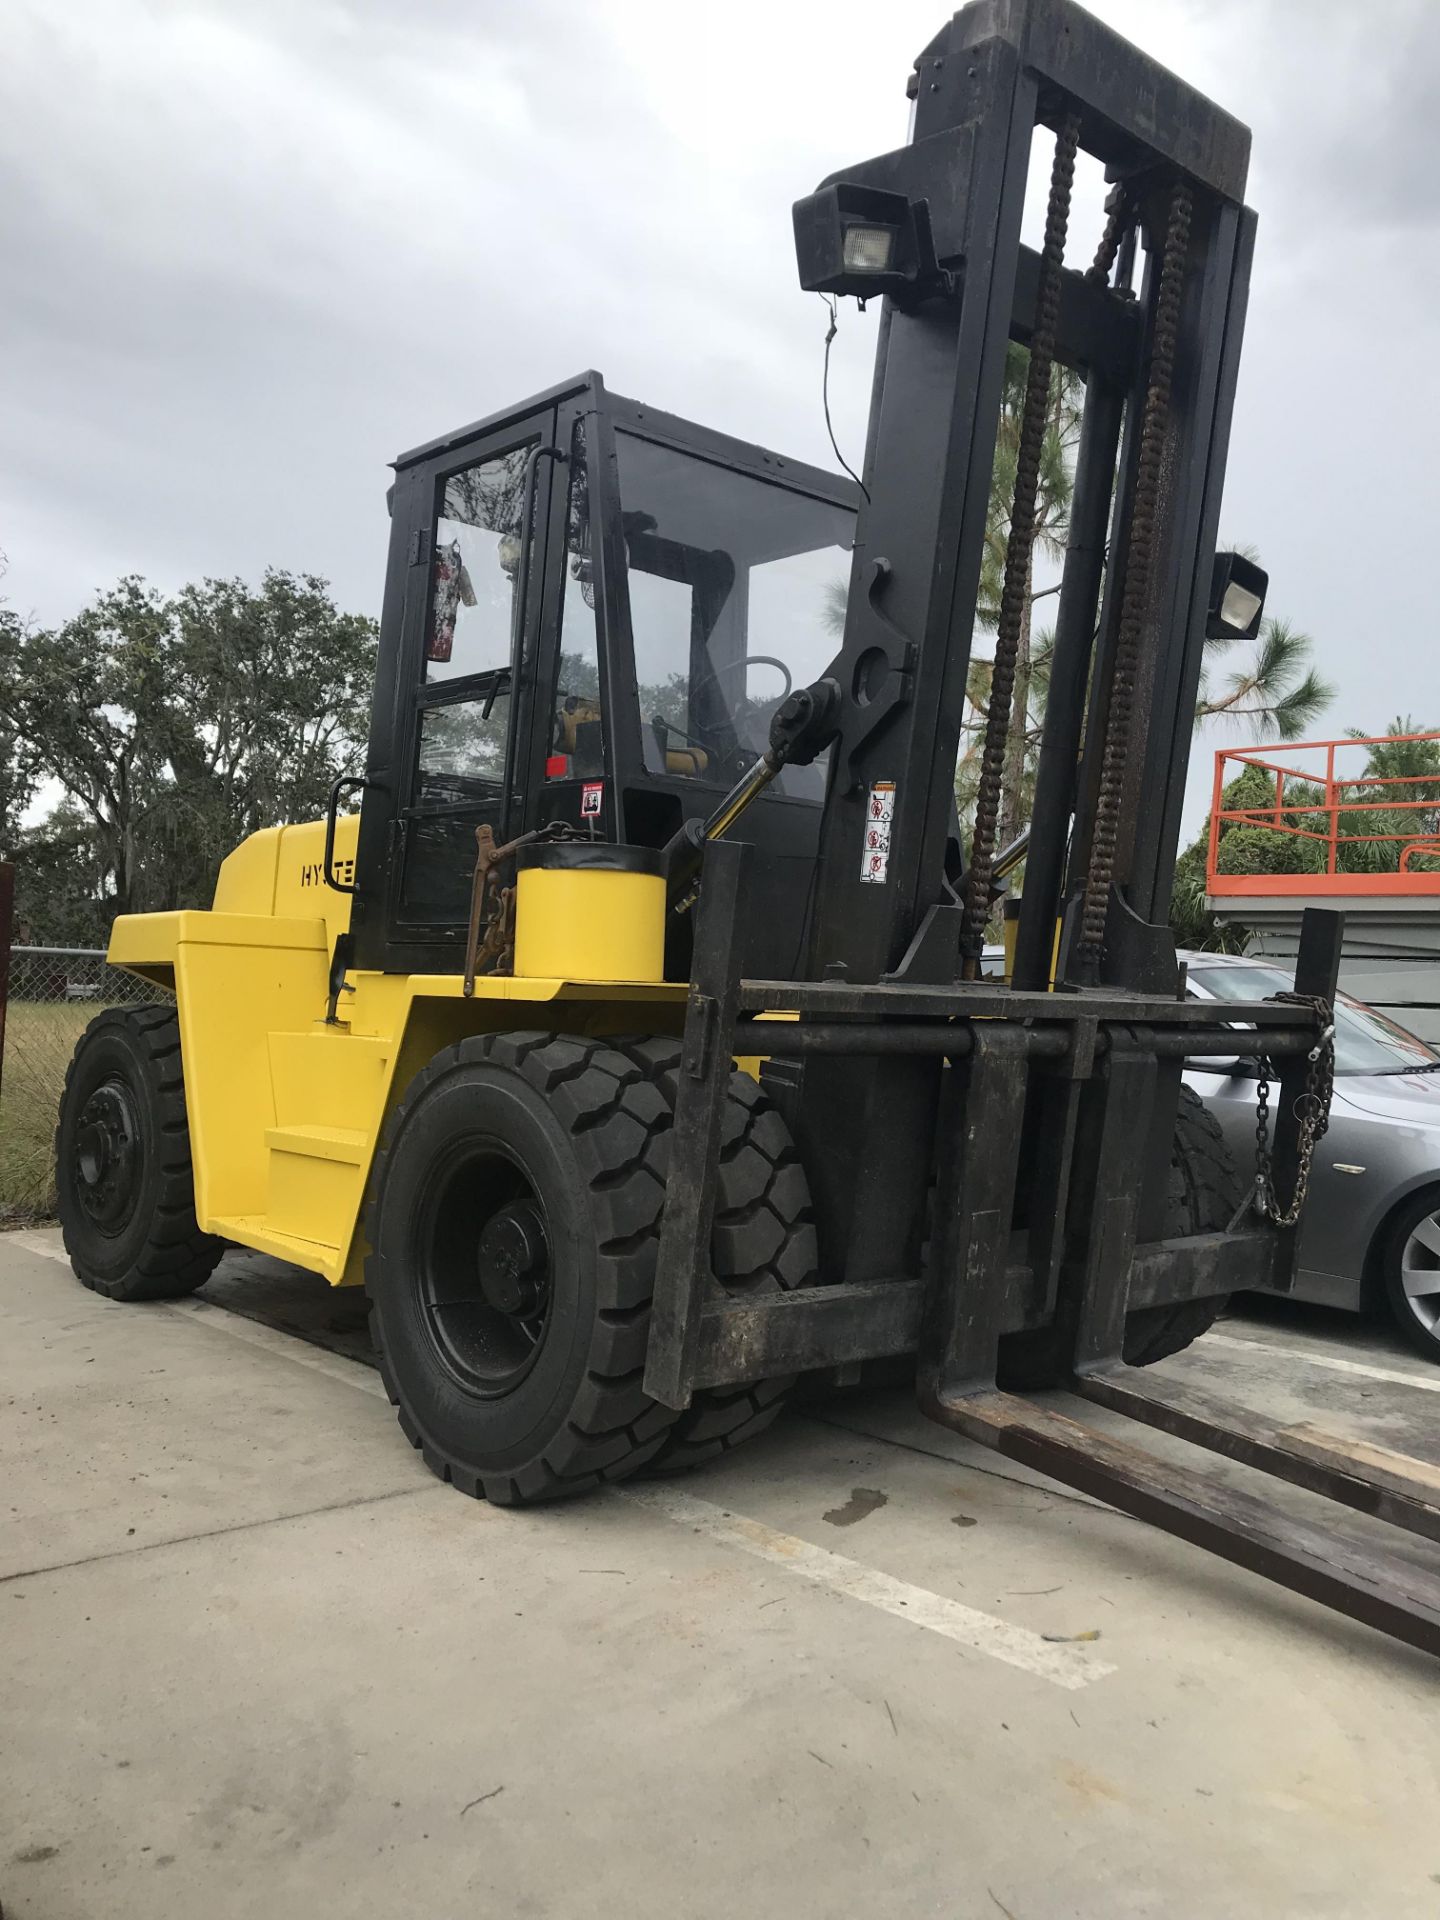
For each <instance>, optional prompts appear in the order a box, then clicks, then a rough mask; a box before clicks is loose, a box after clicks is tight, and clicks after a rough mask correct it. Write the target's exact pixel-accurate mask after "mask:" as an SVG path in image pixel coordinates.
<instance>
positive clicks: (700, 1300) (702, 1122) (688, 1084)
mask: <svg viewBox="0 0 1440 1920" xmlns="http://www.w3.org/2000/svg"><path fill="white" fill-rule="evenodd" d="M749 851H750V849H749V847H748V846H747V845H746V843H745V842H744V841H743V840H712V841H710V842H709V844H708V845H707V846H706V849H705V864H704V868H703V870H702V871H703V882H704V884H703V885H702V887H701V889H700V907H699V916H700V917H699V923H698V925H697V926H696V929H695V961H694V967H693V970H692V973H691V982H690V998H689V1001H688V1004H687V1007H686V1012H685V1037H684V1041H683V1044H682V1046H681V1052H680V1073H679V1078H678V1084H677V1086H676V1090H675V1122H674V1125H673V1127H672V1128H671V1132H670V1177H669V1180H668V1181H667V1183H666V1189H665V1213H664V1218H663V1220H662V1222H661V1227H660V1253H659V1259H658V1262H657V1265H656V1273H655V1295H654V1303H653V1305H652V1307H651V1311H650V1341H649V1346H648V1348H647V1350H646V1357H645V1391H646V1392H647V1393H648V1394H649V1395H650V1396H651V1397H652V1398H653V1399H655V1400H659V1401H661V1402H662V1403H663V1404H664V1405H665V1406H667V1407H688V1406H689V1404H690V1396H691V1392H692V1390H693V1386H694V1378H695V1358H696V1354H697V1352H698V1349H699V1341H700V1314H701V1310H702V1308H703V1306H704V1301H705V1294H706V1292H707V1291H708V1289H709V1287H710V1284H711V1271H710V1235H711V1231H712V1229H713V1227H714V1223H715V1181H714V1169H715V1167H716V1165H717V1164H718V1162H719V1158H720V1125H721V1121H722V1119H723V1117H724V1112H725V1101H726V1097H727V1096H728V1094H729V1091H730V1072H731V1067H730V1062H731V1055H732V1051H733V1039H734V1028H735V1013H736V1008H737V1005H738V1002H739V992H740V941H741V930H742V928H743V925H744V907H745V902H744V879H745V862H746V858H747V856H748V854H749Z"/></svg>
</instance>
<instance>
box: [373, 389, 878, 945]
mask: <svg viewBox="0 0 1440 1920" xmlns="http://www.w3.org/2000/svg"><path fill="white" fill-rule="evenodd" d="M396 474H397V478H396V484H395V487H394V489H393V494H392V500H391V537H390V558H389V569H388V574H387V579H386V588H385V600H384V607H383V612H382V618H381V638H380V661H379V668H378V672H377V681H376V696H375V707H374V714H373V718H372V722H371V737H370V753H369V761H368V765H367V769H366V787H365V793H364V799H363V803H362V808H361V824H360V838H359V851H358V858H357V868H356V883H357V892H356V898H355V902H354V913H353V918H352V931H353V934H354V939H355V949H354V957H355V963H356V964H357V965H360V966H362V967H377V968H384V969H386V970H390V971H394V970H396V969H403V970H409V971H414V972H450V971H456V970H458V967H459V964H460V955H461V952H462V949H463V946H464V938H465V927H466V921H467V917H468V913H469V904H470V884H471V875H472V872H473V869H474V863H475V829H476V827H477V826H478V825H480V824H482V823H483V824H488V825H489V826H490V827H491V828H492V829H493V831H494V834H495V837H496V839H497V841H502V842H503V841H505V840H509V839H513V838H514V837H515V836H516V835H518V834H520V833H524V832H528V831H529V830H531V829H532V828H535V827H540V826H544V825H545V824H547V823H548V822H551V821H566V822H569V823H570V824H571V825H572V826H574V827H576V828H577V829H580V830H582V831H585V832H588V833H590V834H593V835H594V837H595V838H597V839H602V840H612V841H623V842H627V843H629V844H632V845H638V846H649V847H661V846H663V845H664V844H665V842H666V841H667V840H669V839H670V837H671V835H672V834H674V833H675V832H676V831H677V830H678V829H679V828H680V826H681V825H682V823H683V822H684V821H685V820H686V819H688V818H691V817H693V816H700V817H703V816H705V815H706V814H708V813H709V812H710V811H711V810H712V808H713V807H714V806H715V803H716V801H717V799H718V798H719V797H720V796H721V795H722V794H723V793H724V792H725V790H726V789H727V788H729V787H730V786H731V785H733V783H734V782H735V780H736V779H737V778H738V777H739V775H740V774H741V773H743V772H744V771H745V770H746V769H747V768H748V767H749V766H750V765H751V764H752V763H753V762H754V761H755V760H756V758H757V757H758V756H759V755H760V754H761V753H763V752H764V750H765V746H766V743H767V738H768V732H769V725H770V719H771V716H772V715H773V713H774V712H775V709H776V707H777V706H778V705H779V704H780V702H781V701H782V700H783V699H784V698H785V696H786V694H787V693H788V692H789V691H790V689H791V688H792V686H805V685H806V684H808V683H809V682H811V681H813V680H816V679H818V678H819V676H820V675H821V674H822V673H823V672H824V671H825V669H826V667H827V665H828V664H829V663H830V661H831V660H832V658H833V657H834V655H835V653H836V652H837V651H838V649H839V645H840V640H841V636H842V633H843V629H844V620H845V597H846V586H847V582H848V579H849V573H850V550H851V546H852V544H853V541H854V537H855V518H856V510H857V506H858V501H859V492H858V489H857V488H856V487H855V486H854V484H853V482H851V481H849V480H845V479H841V478H838V477H837V476H835V475H833V474H830V473H826V472H824V471H822V470H820V469H818V468H814V467H808V466H804V465H802V464H801V463H799V462H796V461H792V460H786V459H782V458H781V457H780V456H779V455H778V454H773V453H767V452H766V451H765V450H764V449H762V448H760V447H756V446H751V445H748V444H747V443H745V442H743V441H739V440H732V439H730V438H729V437H728V436H726V435H724V434H719V433H714V432H711V431H710V430H709V429H707V428H704V427H700V426H696V425H695V424H694V423H692V422H690V421H685V420H680V419H677V418H675V417H674V416H673V415H670V414H664V413H659V412H656V411H655V410H654V409H653V408H649V407H643V406H639V405H637V404H636V403H635V402H634V401H632V400H624V399H621V398H620V397H619V396H618V395H616V394H612V393H607V392H606V390H605V386H604V382H603V381H602V379H601V378H600V376H599V375H598V374H595V373H589V374H585V375H583V376H582V377H581V378H580V379H578V380H576V381H573V382H571V383H570V384H569V385H567V386H564V387H558V388H554V389H552V390H551V391H550V392H548V393H545V394H541V395H539V396H537V397H536V398H535V399H533V400H530V401H527V402H525V404H524V405H522V406H520V407H517V408H515V409H514V410H512V411H509V412H506V413H503V414H498V415H495V416H494V417H492V418H491V419H489V420H484V421H481V422H479V423H478V424H477V425H475V426H472V427H466V428H465V429H463V430H462V431H461V432H459V433H455V434H451V435H448V436H446V437H445V438H444V439H441V440H436V441H432V442H430V443H429V444H428V445H426V446H423V447H419V448H417V449H416V450H415V451H414V452H412V453H407V454H405V455H403V456H402V457H401V459H400V460H399V461H397V463H396ZM825 780H826V764H825V760H824V757H823V756H822V758H821V759H819V760H817V761H816V762H815V763H814V764H813V765H810V766H805V767H798V766H796V767H787V768H786V769H785V770H784V771H783V772H782V773H781V774H780V776H779V777H778V778H777V779H776V781H775V782H774V784H773V786H772V787H771V788H770V790H769V791H768V792H767V793H766V795H765V796H764V798H763V799H761V800H759V801H758V802H757V803H756V804H755V805H754V806H753V807H752V808H750V810H749V811H748V812H747V814H746V816H745V821H744V827H743V830H742V831H741V833H740V835H739V837H741V838H744V839H747V840H749V841H751V842H752V844H753V845H754V846H755V847H756V849H757V857H756V861H755V868H756V871H755V877H754V885H755V887H756V890H757V894H758V896H759V897H758V899H757V906H759V908H760V911H759V912H758V913H757V914H756V916H755V921H754V926H755V934H754V937H753V940H752V943H751V945H752V948H753V950H752V951H751V952H749V953H747V955H746V966H747V971H749V972H751V973H754V974H758V975H762V976H766V975H768V976H782V977H783V976H784V975H787V974H790V973H793V972H794V971H795V969H796V966H797V964H798V961H799V958H800V952H801V943H802V939H803V933H804V926H803V922H804V917H805V912H806V904H807V900H808V898H809V895H810V892H811V888H810V881H811V877H812V873H813V864H814V858H815V851H816V844H817V839H818V833H819V820H820V809H821V803H822V802H823V800H824V797H825ZM688 918H689V917H688V916H681V917H679V919H678V920H677V922H676V926H675V930H674V933H673V934H672V941H671V951H670V953H669V954H668V956H667V972H668V973H669V974H670V975H671V977H673V978H683V977H685V976H686V974H687V973H688V967H689V953H688V941H689V926H688Z"/></svg>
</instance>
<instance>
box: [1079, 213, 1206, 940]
mask: <svg viewBox="0 0 1440 1920" xmlns="http://www.w3.org/2000/svg"><path fill="white" fill-rule="evenodd" d="M1190 213H1191V198H1190V189H1189V187H1188V186H1187V185H1186V184H1185V183H1184V181H1179V182H1177V183H1176V186H1175V189H1174V191H1173V193H1172V195H1171V198H1170V217H1169V220H1168V222H1167V224H1166V229H1165V245H1164V250H1163V253H1162V256H1161V266H1160V286H1159V291H1158V293H1157V295H1156V300H1155V331H1154V337H1153V341H1152V344H1151V349H1150V380H1149V385H1148V387H1147V389H1146V393H1145V407H1144V411H1143V413H1142V416H1141V427H1140V457H1139V463H1138V469H1137V472H1136V477H1135V503H1134V508H1133V510H1132V513H1131V516H1130V540H1129V551H1128V553H1127V555H1126V561H1125V581H1124V587H1123V589H1122V592H1121V598H1120V619H1119V625H1118V629H1117V632H1116V636H1115V665H1114V671H1113V673H1112V675H1111V681H1110V706H1109V711H1108V712H1107V714H1106V716H1105V744H1104V750H1103V752H1102V755H1101V762H1100V787H1099V792H1098V794H1097V796H1096V801H1095V827H1094V832H1093V835H1092V838H1091V843H1090V862H1089V870H1088V871H1087V873H1086V876H1085V903H1084V914H1083V917H1082V920H1081V926H1080V959H1081V961H1082V964H1084V965H1087V966H1088V967H1091V968H1094V967H1096V966H1098V963H1099V958H1100V953H1101V950H1102V949H1103V947H1104V944H1105V918H1106V914H1107V912H1108V910H1109V905H1110V886H1111V881H1112V879H1113V876H1114V871H1115V847H1116V840H1117V838H1118V834H1119V824H1120V802H1121V798H1122V795H1123V792H1124V786H1125V771H1126V765H1127V761H1128V760H1129V757H1130V754H1131V752H1132V750H1133V746H1134V742H1133V741H1132V740H1131V738H1130V732H1131V723H1132V720H1133V717H1134V708H1135V687H1136V680H1137V677H1138V673H1139V667H1140V651H1141V641H1142V639H1143V637H1144V627H1145V617H1146V613H1147V611H1148V609H1149V604H1150V593H1151V584H1152V579H1153V574H1154V558H1155V545H1156V533H1157V528H1156V518H1157V514H1158V510H1159V495H1160V474H1161V464H1162V461H1163V459H1164V454H1165V435H1166V427H1167V422H1168V415H1169V412H1170V383H1171V379H1172V376H1173V373H1174V365H1175V337H1176V330H1177V327H1178V325H1179V319H1180V293H1181V287H1182V284H1183V282H1184V277H1185V260H1186V254H1187V252H1188V250H1189V245H1190ZM1103 244H1104V243H1103V242H1102V246H1103ZM1117 244H1118V241H1117ZM1097 264H1098V262H1097Z"/></svg>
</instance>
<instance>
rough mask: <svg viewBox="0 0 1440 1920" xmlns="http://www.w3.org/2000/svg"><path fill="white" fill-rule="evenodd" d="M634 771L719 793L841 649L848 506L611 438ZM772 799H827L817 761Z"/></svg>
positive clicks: (785, 778)
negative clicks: (635, 717) (639, 757)
mask: <svg viewBox="0 0 1440 1920" xmlns="http://www.w3.org/2000/svg"><path fill="white" fill-rule="evenodd" d="M615 446H616V456H617V462H618V466H619V477H620V508H621V525H622V527H623V530H624V535H625V553H626V559H627V562H628V581H629V589H630V625H631V630H632V633H633V636H634V642H635V678H636V681H637V683H638V694H639V699H640V727H641V739H642V741H643V744H644V752H645V764H646V766H647V767H648V768H649V770H650V771H651V772H652V773H669V774H674V775H679V776H680V777H681V778H684V779H691V780H703V781H706V782H709V783H713V784H714V785H717V786H729V785H730V784H731V783H732V782H733V781H734V780H735V779H736V778H738V776H739V775H740V774H741V773H742V772H743V771H745V769H746V768H748V767H749V766H750V765H751V764H752V763H753V762H754V761H755V760H756V759H757V758H758V757H759V755H760V754H762V753H763V752H764V751H765V748H766V747H767V745H768V744H769V731H770V717H771V715H772V714H773V713H774V711H775V709H776V707H777V706H778V705H779V704H780V702H781V701H782V700H783V699H784V698H785V695H786V694H787V693H788V692H789V691H790V688H791V687H792V686H795V687H803V686H807V685H808V684H809V683H810V682H811V681H812V680H816V679H818V678H819V676H820V675H821V674H822V673H823V672H824V671H825V668H826V667H827V666H828V665H829V664H830V662H831V660H832V659H833V658H834V657H835V654H836V652H837V651H838V649H839V645H840V638H841V633H842V631H843V628H844V622H845V589H846V586H847V583H848V581H849V577H850V546H851V542H852V541H853V539H854V535H855V515H854V512H853V510H852V509H851V508H849V507H841V506H836V505H835V503H834V502H833V501H830V500H819V499H816V498H814V497H813V496H811V495H809V494H803V493H795V492H792V491H791V490H790V489H789V488H787V487H780V486H772V485H771V484H769V483H768V482H767V481H764V480H757V479H754V478H753V477H752V476H751V475H749V474H744V473H737V472H735V471H734V470H733V469H732V468H729V467H722V466H718V465H716V464H715V463H714V462H713V461H710V460H702V459H700V458H699V457H698V456H696V455H695V454H692V453H687V452H684V451H682V450H680V449H678V448H675V447H664V446H659V445H657V444H656V443H655V442H653V441H650V440H641V439H638V438H636V436H635V435H634V434H630V433H624V432H621V433H617V434H616V436H615ZM775 790H776V791H778V792H780V793H788V794H789V795H791V797H792V798H795V799H807V800H814V801H820V800H823V799H824V797H825V775H824V760H823V757H822V759H820V760H817V761H816V763H815V764H814V765H813V766H810V767H787V768H786V769H785V771H784V773H782V774H781V776H780V778H779V779H778V780H777V781H776V783H775Z"/></svg>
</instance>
